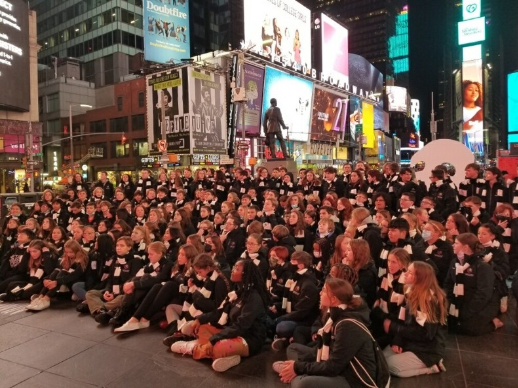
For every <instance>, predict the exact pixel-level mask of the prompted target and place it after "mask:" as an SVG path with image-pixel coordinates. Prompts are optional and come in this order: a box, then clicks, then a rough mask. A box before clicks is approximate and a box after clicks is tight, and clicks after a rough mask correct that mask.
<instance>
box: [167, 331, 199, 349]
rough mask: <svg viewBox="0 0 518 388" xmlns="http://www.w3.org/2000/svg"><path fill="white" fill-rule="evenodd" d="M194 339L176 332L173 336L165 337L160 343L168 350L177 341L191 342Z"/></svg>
mask: <svg viewBox="0 0 518 388" xmlns="http://www.w3.org/2000/svg"><path fill="white" fill-rule="evenodd" d="M193 339H195V338H194V337H191V336H188V335H185V334H182V333H180V332H176V333H174V334H173V335H170V336H168V337H165V338H164V339H163V341H162V343H163V344H164V345H165V346H167V347H168V348H170V347H171V345H172V344H174V343H175V342H178V341H191V340H193Z"/></svg>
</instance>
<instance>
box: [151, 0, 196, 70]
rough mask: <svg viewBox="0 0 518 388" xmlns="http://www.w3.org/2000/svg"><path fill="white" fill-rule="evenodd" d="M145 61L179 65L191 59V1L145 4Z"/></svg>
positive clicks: (159, 1)
mask: <svg viewBox="0 0 518 388" xmlns="http://www.w3.org/2000/svg"><path fill="white" fill-rule="evenodd" d="M143 8H144V58H145V59H146V60H147V61H152V62H158V63H175V62H179V61H180V60H181V59H187V58H190V56H191V48H190V47H191V42H190V38H189V33H190V32H189V1H188V0H173V1H172V2H171V1H168V2H164V1H162V0H144V7H143Z"/></svg>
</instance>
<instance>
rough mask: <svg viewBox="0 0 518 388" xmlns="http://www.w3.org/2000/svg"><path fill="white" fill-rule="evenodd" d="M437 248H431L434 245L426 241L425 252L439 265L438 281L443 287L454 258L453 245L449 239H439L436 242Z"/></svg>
mask: <svg viewBox="0 0 518 388" xmlns="http://www.w3.org/2000/svg"><path fill="white" fill-rule="evenodd" d="M433 245H434V246H435V248H430V247H432V245H430V244H428V243H425V253H426V254H427V255H428V257H429V258H430V260H431V261H433V262H434V264H435V266H436V267H437V271H438V272H437V281H438V282H439V285H440V286H441V287H444V280H445V279H446V276H447V275H448V270H449V268H450V263H451V261H452V260H453V259H454V257H455V256H454V254H453V247H452V245H451V243H450V242H449V241H443V240H441V239H439V240H437V241H436V242H435V243H434V244H433Z"/></svg>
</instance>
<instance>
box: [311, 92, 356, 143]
mask: <svg viewBox="0 0 518 388" xmlns="http://www.w3.org/2000/svg"><path fill="white" fill-rule="evenodd" d="M348 102H349V101H348V99H347V98H345V97H344V96H339V95H338V94H335V93H331V92H329V91H327V90H324V89H320V88H315V93H314V98H313V114H312V115H311V139H312V140H323V141H326V140H327V141H335V140H336V137H337V134H338V133H341V132H343V131H344V130H345V125H346V122H347V113H348V112H349V109H348Z"/></svg>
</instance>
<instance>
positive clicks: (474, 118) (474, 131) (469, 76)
mask: <svg viewBox="0 0 518 388" xmlns="http://www.w3.org/2000/svg"><path fill="white" fill-rule="evenodd" d="M482 85H483V80H482V60H481V59H476V60H473V61H464V62H462V106H463V108H462V112H463V113H462V119H463V124H462V137H463V143H464V144H465V145H466V146H467V147H468V148H469V149H470V150H471V151H472V152H479V153H482V152H483V151H484V109H483V108H484V91H483V88H482Z"/></svg>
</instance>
